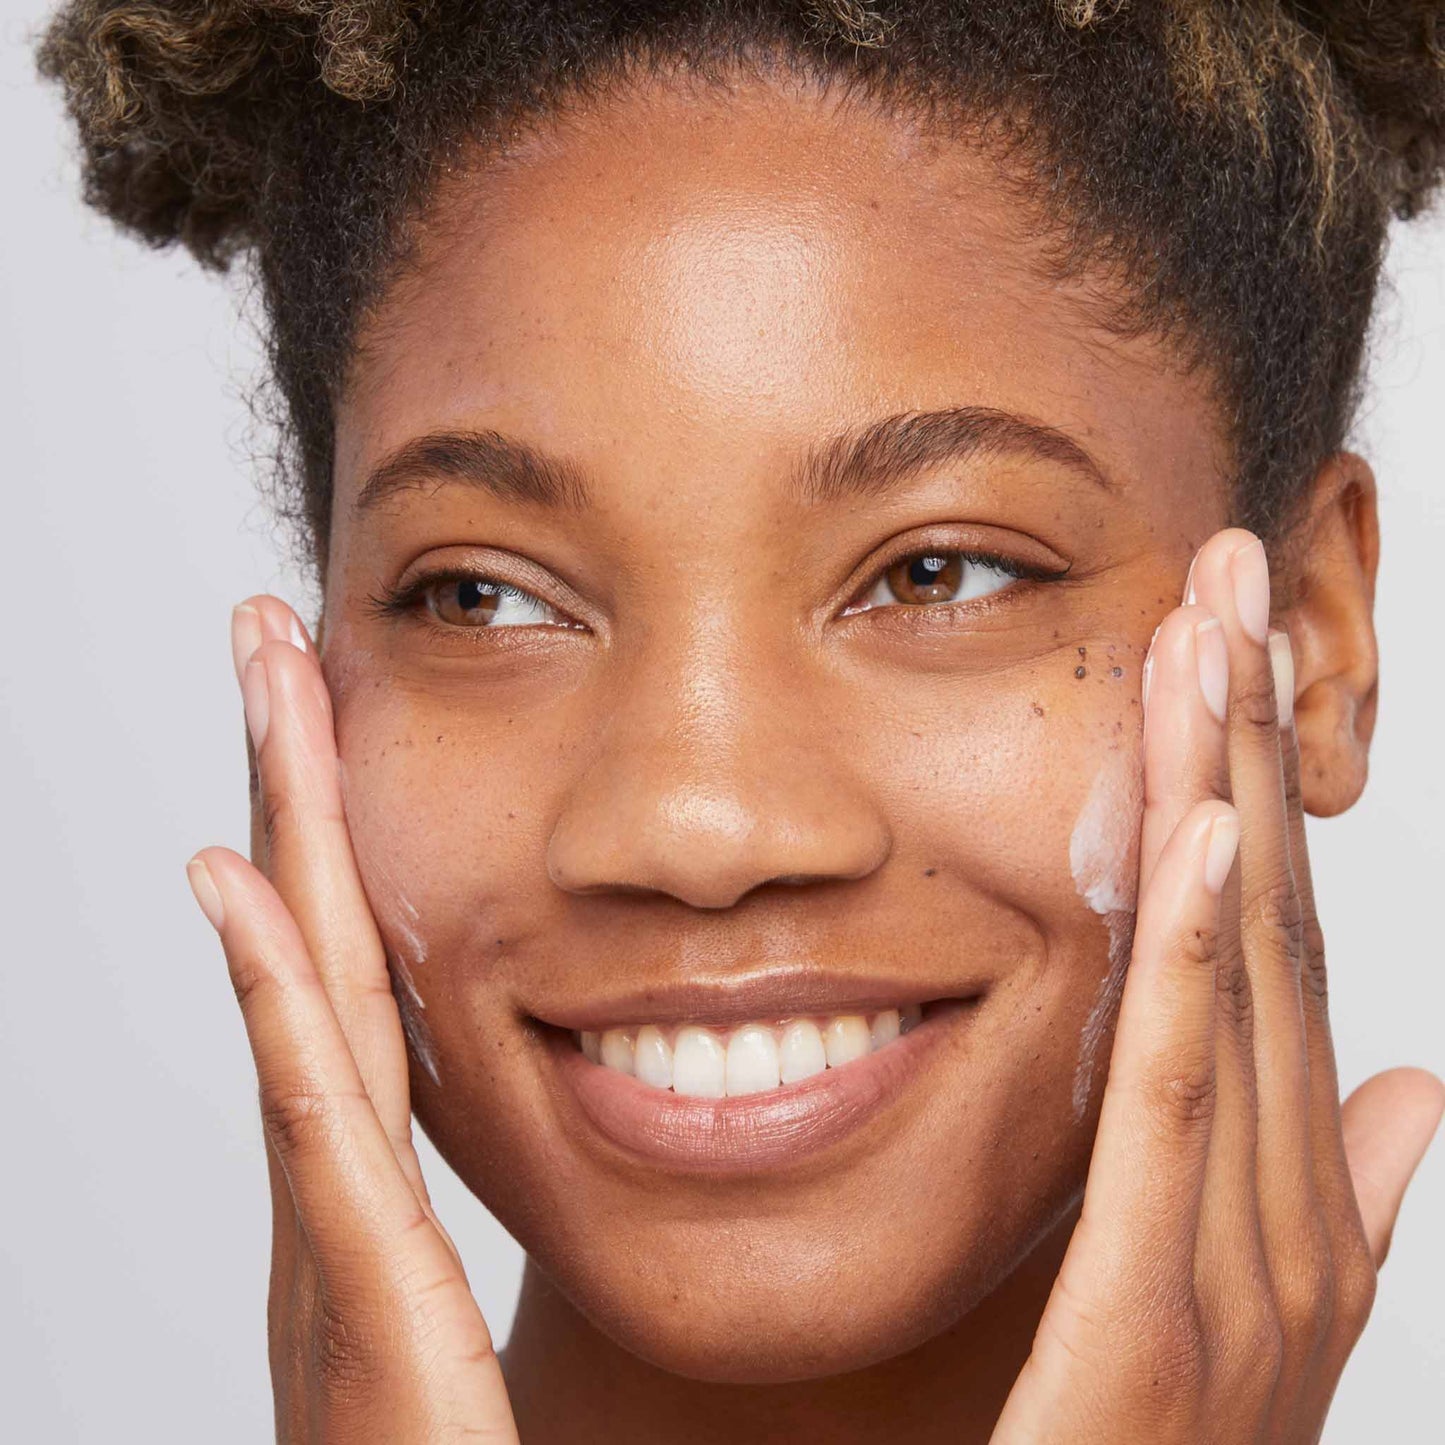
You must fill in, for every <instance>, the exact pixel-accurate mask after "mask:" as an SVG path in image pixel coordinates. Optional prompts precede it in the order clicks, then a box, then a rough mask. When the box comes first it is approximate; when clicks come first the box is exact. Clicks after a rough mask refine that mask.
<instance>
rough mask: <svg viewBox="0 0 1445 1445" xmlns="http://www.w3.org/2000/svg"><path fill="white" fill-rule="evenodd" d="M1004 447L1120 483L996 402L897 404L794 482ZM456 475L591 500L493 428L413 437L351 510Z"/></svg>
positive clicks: (815, 484)
mask: <svg viewBox="0 0 1445 1445" xmlns="http://www.w3.org/2000/svg"><path fill="white" fill-rule="evenodd" d="M1009 453H1015V454H1021V455H1024V456H1030V457H1034V458H1037V459H1039V460H1041V461H1048V462H1053V463H1056V464H1058V465H1061V466H1064V467H1067V468H1068V469H1070V470H1071V471H1074V472H1076V473H1078V474H1079V475H1080V476H1082V477H1084V478H1085V479H1086V480H1088V481H1089V482H1091V483H1093V484H1094V485H1096V486H1099V487H1102V488H1103V489H1104V490H1105V491H1109V492H1113V491H1115V490H1116V488H1115V486H1114V484H1113V482H1112V481H1111V480H1110V479H1109V477H1108V476H1107V474H1106V473H1105V472H1104V470H1103V469H1102V468H1101V467H1100V466H1099V464H1098V462H1096V461H1095V460H1094V458H1093V457H1092V456H1090V454H1089V453H1088V452H1087V451H1086V450H1085V449H1084V448H1083V447H1082V446H1081V445H1080V444H1079V443H1078V442H1077V441H1075V440H1074V439H1073V438H1072V437H1071V436H1069V435H1068V434H1067V433H1066V432H1063V431H1060V430H1059V429H1058V428H1057V427H1053V426H1049V425H1047V424H1046V423H1044V422H1040V421H1036V420H1033V419H1031V418H1029V417H1025V416H1020V415H1018V414H1016V413H1014V412H1007V411H999V410H997V409H995V408H992V407H976V406H965V407H948V408H945V409H943V410H941V411H911V412H899V413H897V414H896V415H893V416H887V417H883V418H881V419H880V420H878V421H874V422H870V423H868V424H867V425H866V426H863V427H861V428H853V429H850V430H848V431H844V432H842V433H840V434H839V435H837V436H835V437H832V438H830V439H829V440H827V441H826V442H823V443H822V444H821V445H817V446H813V447H810V448H809V449H808V450H807V451H806V452H805V453H804V455H803V458H802V460H801V462H800V463H799V465H798V466H797V467H796V468H795V469H794V471H793V473H792V475H791V477H790V484H791V486H792V489H793V491H794V492H795V494H796V495H797V497H798V498H799V500H800V501H802V502H804V503H805V504H808V505H814V506H817V505H824V504H827V503H833V502H839V501H842V500H845V499H848V498H865V497H876V496H879V495H881V494H882V493H884V492H887V491H889V490H891V489H892V488H894V487H896V486H898V485H900V484H901V483H902V482H904V481H907V480H909V479H910V478H912V477H913V476H915V475H917V474H918V473H919V472H921V471H923V470H925V469H926V468H929V467H934V466H939V465H941V464H942V463H944V462H959V461H967V460H969V459H971V458H973V457H977V456H1001V455H1007V454H1009ZM448 482H459V483H461V484H463V485H466V486H473V487H479V488H482V489H483V490H485V491H488V492H490V493H492V495H494V496H496V497H498V498H499V499H501V500H503V501H513V502H525V503H531V504H534V505H537V506H542V507H548V508H553V509H556V510H567V511H582V510H585V509H586V508H587V507H588V506H589V505H590V502H591V492H590V487H589V485H588V479H587V475H586V472H585V470H584V469H583V468H582V467H581V466H579V465H578V464H577V463H576V462H574V461H571V460H570V459H568V458H566V457H558V456H552V455H550V454H548V453H547V452H545V451H543V450H541V449H540V448H538V447H534V446H532V445H531V444H529V443H527V442H524V441H521V440H520V439H518V438H516V437H509V436H506V435H504V434H503V433H501V432H497V431H457V432H433V433H430V434H428V435H426V436H421V437H416V438H413V439H412V440H411V441H409V442H406V443H405V444H404V445H403V446H401V447H399V448H398V449H397V450H396V451H395V452H393V453H391V454H390V455H389V456H388V457H386V458H385V459H384V460H383V461H382V462H381V463H380V464H379V465H378V466H376V467H375V468H374V469H373V470H372V472H371V473H370V475H369V476H368V477H367V480H366V483H365V485H364V486H363V487H362V489H361V492H360V495H359V496H358V497H357V499H356V504H355V510H356V511H357V512H365V511H368V510H370V509H371V508H373V507H377V506H379V505H380V504H381V503H382V502H384V501H386V500H388V499H389V498H391V497H393V496H395V495H397V494H398V493H399V492H403V491H409V490H412V489H414V488H419V487H424V486H427V485H428V484H431V485H444V484H446V483H448Z"/></svg>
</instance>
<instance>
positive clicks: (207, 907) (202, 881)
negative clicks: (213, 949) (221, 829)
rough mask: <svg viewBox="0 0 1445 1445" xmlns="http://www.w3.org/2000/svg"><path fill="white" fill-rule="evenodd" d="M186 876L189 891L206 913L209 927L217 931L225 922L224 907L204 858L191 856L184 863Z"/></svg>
mask: <svg viewBox="0 0 1445 1445" xmlns="http://www.w3.org/2000/svg"><path fill="white" fill-rule="evenodd" d="M186 878H187V880H188V881H189V883H190V885H191V892H192V893H194V894H195V895H196V902H197V903H199V904H200V905H201V912H202V913H204V914H205V915H206V918H207V919H208V920H209V922H210V925H211V927H212V928H214V929H215V930H216V932H217V933H219V932H220V931H221V928H222V926H223V925H224V924H225V922H226V907H225V904H223V903H222V902H221V893H220V890H219V889H218V888H217V887H216V880H215V879H214V878H212V877H211V870H210V869H209V868H207V867H206V865H205V862H204V860H202V859H200V858H192V859H191V861H190V862H189V863H187V864H186Z"/></svg>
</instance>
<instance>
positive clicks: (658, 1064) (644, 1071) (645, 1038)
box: [636, 1024, 672, 1089]
mask: <svg viewBox="0 0 1445 1445" xmlns="http://www.w3.org/2000/svg"><path fill="white" fill-rule="evenodd" d="M636 1056H637V1077H638V1078H639V1079H641V1080H642V1082H643V1083H644V1084H651V1085H652V1086H653V1088H655V1089H670V1088H672V1048H671V1046H670V1045H669V1044H668V1042H667V1040H666V1039H665V1038H663V1036H662V1030H661V1029H659V1028H657V1027H656V1026H655V1025H653V1024H644V1025H643V1027H642V1028H641V1029H639V1030H638V1034H637V1049H636Z"/></svg>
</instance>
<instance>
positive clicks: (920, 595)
mask: <svg viewBox="0 0 1445 1445" xmlns="http://www.w3.org/2000/svg"><path fill="white" fill-rule="evenodd" d="M965 565H966V564H965V562H964V559H963V557H962V555H961V554H960V553H958V552H926V553H924V554H922V555H921V556H917V557H905V558H903V559H902V561H899V562H895V563H894V564H893V566H891V567H890V568H889V569H888V571H887V573H886V574H885V575H886V578H887V581H888V587H889V590H890V591H891V592H892V593H893V595H894V596H895V597H896V598H897V599H898V600H899V601H900V602H914V603H918V602H947V601H949V600H950V599H951V598H952V597H953V596H954V595H955V594H956V593H957V592H958V586H959V583H960V582H961V581H962V580H963V569H964V566H965Z"/></svg>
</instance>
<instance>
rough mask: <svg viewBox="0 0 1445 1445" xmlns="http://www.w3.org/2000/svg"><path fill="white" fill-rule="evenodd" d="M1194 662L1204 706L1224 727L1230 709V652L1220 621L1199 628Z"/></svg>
mask: <svg viewBox="0 0 1445 1445" xmlns="http://www.w3.org/2000/svg"><path fill="white" fill-rule="evenodd" d="M1194 662H1195V665H1196V666H1197V667H1198V669H1199V694H1200V696H1201V697H1202V698H1203V699H1204V706H1205V707H1207V708H1208V709H1209V711H1210V712H1211V713H1212V714H1213V715H1214V720H1215V722H1221V723H1222V722H1223V721H1224V719H1225V716H1226V714H1227V712H1228V709H1229V648H1228V646H1227V645H1226V643H1225V641H1224V628H1223V627H1221V626H1220V625H1219V619H1218V618H1217V617H1211V618H1209V619H1207V620H1206V621H1204V622H1201V623H1199V624H1197V625H1196V627H1195V629H1194Z"/></svg>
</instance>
